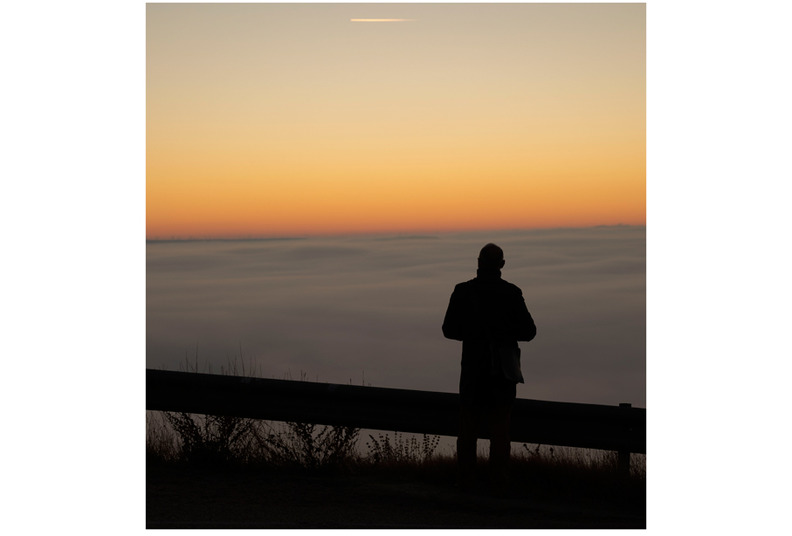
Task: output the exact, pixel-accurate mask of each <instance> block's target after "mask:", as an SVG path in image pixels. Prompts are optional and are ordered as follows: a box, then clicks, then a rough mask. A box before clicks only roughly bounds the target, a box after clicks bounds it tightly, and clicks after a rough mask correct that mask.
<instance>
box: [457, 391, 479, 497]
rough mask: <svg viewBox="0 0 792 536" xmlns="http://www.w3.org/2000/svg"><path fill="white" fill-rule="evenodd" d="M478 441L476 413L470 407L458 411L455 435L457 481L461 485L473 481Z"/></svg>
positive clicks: (466, 484) (469, 483)
mask: <svg viewBox="0 0 792 536" xmlns="http://www.w3.org/2000/svg"><path fill="white" fill-rule="evenodd" d="M477 441H478V415H477V412H476V411H475V410H474V409H472V408H470V407H464V406H463V407H462V408H461V410H460V412H459V436H457V467H458V469H459V481H460V484H461V485H463V486H468V485H471V484H472V483H473V478H474V475H475V471H476V447H477Z"/></svg>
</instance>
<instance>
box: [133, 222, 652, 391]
mask: <svg viewBox="0 0 792 536" xmlns="http://www.w3.org/2000/svg"><path fill="white" fill-rule="evenodd" d="M645 241H646V233H645V229H644V228H643V227H603V228H588V229H559V230H535V231H511V232H475V233H456V234H443V235H437V236H417V237H379V238H377V237H360V236H357V237H347V238H303V239H284V240H256V241H253V240H251V241H196V242H156V243H149V244H148V245H147V296H146V298H147V322H146V324H147V335H146V338H147V341H146V346H147V356H146V366H147V367H151V368H165V369H171V370H180V369H184V368H185V367H186V366H187V365H186V361H187V360H189V363H190V366H192V364H193V363H194V362H195V360H196V352H197V361H198V367H199V370H200V371H211V372H216V373H219V372H221V371H225V370H227V369H228V368H233V367H234V365H236V368H237V372H241V367H242V364H243V363H244V366H245V369H246V371H250V369H251V368H252V369H254V370H255V372H256V374H257V375H260V376H262V377H272V378H283V377H285V376H291V377H292V378H295V379H298V378H300V377H306V378H307V379H311V380H317V379H318V380H319V381H324V382H332V383H349V382H351V383H354V384H357V385H360V384H362V383H365V384H366V385H368V384H371V385H374V386H377V387H396V388H406V389H422V390H433V391H445V392H455V391H456V389H457V382H458V374H459V359H460V353H461V343H459V342H457V341H450V340H447V339H444V338H443V336H442V333H441V331H440V326H441V324H442V321H443V315H444V313H445V309H446V306H447V304H448V299H449V296H450V294H451V291H452V290H453V287H454V285H455V284H456V283H458V282H460V281H465V280H467V279H470V278H472V277H474V276H475V264H476V256H477V254H478V250H479V249H480V248H481V246H482V245H484V244H485V243H487V242H495V243H497V244H498V245H500V246H501V247H502V248H503V249H504V251H505V255H506V266H505V268H504V270H503V277H504V279H506V280H508V281H511V282H512V283H515V284H517V285H518V286H520V287H521V288H522V289H523V294H524V296H525V300H526V303H527V305H528V309H529V310H530V311H531V313H532V315H533V316H534V319H535V321H536V324H537V327H538V335H537V337H536V339H535V340H534V341H532V342H530V343H522V348H523V369H524V376H525V378H526V383H525V385H520V386H518V396H519V397H521V398H533V399H541V400H560V401H567V402H586V403H602V404H618V403H620V402H630V403H632V404H633V405H635V406H645V404H646V387H645V385H646V383H645V375H646V359H645V358H646V314H645V313H646V255H645V251H646V250H645Z"/></svg>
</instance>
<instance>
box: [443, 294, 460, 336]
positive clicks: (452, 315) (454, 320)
mask: <svg viewBox="0 0 792 536" xmlns="http://www.w3.org/2000/svg"><path fill="white" fill-rule="evenodd" d="M464 332H465V329H464V321H463V311H462V303H461V298H460V291H459V286H458V285H457V286H456V287H455V288H454V292H453V293H452V294H451V299H450V300H449V302H448V309H446V314H445V318H444V319H443V335H444V336H445V337H446V338H447V339H454V340H457V341H461V340H462V339H463V337H464Z"/></svg>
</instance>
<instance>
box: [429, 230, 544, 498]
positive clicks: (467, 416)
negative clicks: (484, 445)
mask: <svg viewBox="0 0 792 536" xmlns="http://www.w3.org/2000/svg"><path fill="white" fill-rule="evenodd" d="M505 264H506V261H505V260H504V259H503V250H502V249H501V248H499V247H498V246H496V245H495V244H487V245H486V246H484V247H483V248H482V249H481V252H480V253H479V257H478V271H477V272H476V278H475V279H471V280H470V281H467V282H465V283H459V284H458V285H456V287H455V288H454V292H453V294H451V300H450V302H449V304H448V310H447V311H446V314H445V320H444V321H443V335H445V336H446V337H447V338H449V339H455V340H458V341H462V371H461V374H460V377H459V397H460V403H461V407H460V427H459V436H458V438H457V461H458V464H459V471H460V481H461V484H462V485H463V486H468V485H470V484H471V483H472V479H473V475H474V471H475V466H476V446H477V440H478V430H479V427H480V426H481V424H482V423H486V424H488V425H489V428H490V457H489V461H490V469H491V471H492V474H491V476H492V478H493V480H494V481H495V483H503V482H505V480H506V478H507V466H508V462H509V457H510V453H511V441H510V436H509V427H510V425H511V410H512V406H513V405H514V400H515V398H516V396H517V383H518V382H522V375H521V374H520V372H519V368H518V367H516V366H514V363H513V362H512V363H508V362H507V361H508V359H509V357H508V356H509V355H510V354H511V357H512V358H513V359H517V358H516V357H514V354H513V352H514V351H516V352H518V353H517V356H519V346H518V344H517V341H530V340H531V339H533V338H534V337H535V336H536V326H535V325H534V321H533V318H531V314H530V313H529V312H528V308H527V307H526V306H525V300H524V299H523V295H522V291H521V290H520V289H519V287H517V286H516V285H513V284H511V283H509V282H507V281H504V280H503V279H501V272H500V270H501V268H503V266H504V265H505ZM501 360H506V361H501ZM517 362H519V361H517ZM510 365H511V366H512V367H511V368H509V367H510ZM515 368H516V370H515Z"/></svg>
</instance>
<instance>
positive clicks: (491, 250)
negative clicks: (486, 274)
mask: <svg viewBox="0 0 792 536" xmlns="http://www.w3.org/2000/svg"><path fill="white" fill-rule="evenodd" d="M504 264H506V261H505V260H503V250H502V249H501V248H499V247H498V246H496V245H495V244H487V245H486V246H484V247H483V248H481V251H480V252H479V256H478V266H479V268H482V269H484V270H500V269H501V268H503V265H504Z"/></svg>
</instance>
